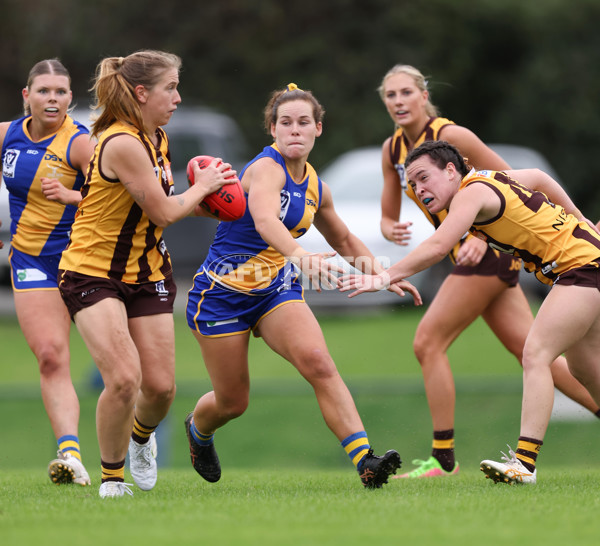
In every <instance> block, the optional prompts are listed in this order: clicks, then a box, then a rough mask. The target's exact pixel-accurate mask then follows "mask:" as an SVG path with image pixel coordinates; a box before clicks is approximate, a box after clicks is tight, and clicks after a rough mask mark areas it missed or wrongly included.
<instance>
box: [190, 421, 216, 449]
mask: <svg viewBox="0 0 600 546" xmlns="http://www.w3.org/2000/svg"><path fill="white" fill-rule="evenodd" d="M190 432H191V433H192V438H193V439H194V441H195V442H196V443H197V444H198V445H200V446H209V445H211V444H212V443H213V442H214V437H215V434H214V432H213V433H212V434H202V433H201V432H200V431H199V430H198V429H197V428H196V425H195V424H194V420H193V419H192V422H191V423H190Z"/></svg>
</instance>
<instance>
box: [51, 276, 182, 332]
mask: <svg viewBox="0 0 600 546" xmlns="http://www.w3.org/2000/svg"><path fill="white" fill-rule="evenodd" d="M58 278H59V282H58V289H59V290H60V295H61V296H62V299H63V301H64V302H65V305H66V306H67V309H68V310H69V314H70V315H71V320H73V317H74V316H75V314H76V313H77V312H78V311H81V310H82V309H85V308H86V307H90V306H92V305H94V304H95V303H98V302H99V301H101V300H103V299H106V298H117V299H119V300H121V301H122V302H123V303H124V304H125V309H126V310H127V317H128V318H134V317H145V316H148V315H159V314H161V313H172V312H173V303H174V302H175V296H176V295H177V286H176V285H175V281H173V278H172V277H171V276H169V277H167V278H166V279H165V280H164V281H158V282H146V283H141V284H127V283H124V282H121V281H117V280H115V279H106V278H104V277H90V276H89V275H81V274H79V273H75V272H73V271H62V270H61V271H59V272H58Z"/></svg>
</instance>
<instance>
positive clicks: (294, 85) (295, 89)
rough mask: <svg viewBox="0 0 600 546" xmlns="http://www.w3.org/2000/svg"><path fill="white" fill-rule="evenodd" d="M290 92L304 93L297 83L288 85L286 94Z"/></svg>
mask: <svg viewBox="0 0 600 546" xmlns="http://www.w3.org/2000/svg"><path fill="white" fill-rule="evenodd" d="M288 91H302V89H300V88H299V87H298V86H297V85H296V84H295V83H288V84H287V86H286V89H285V92H286V93H287V92H288Z"/></svg>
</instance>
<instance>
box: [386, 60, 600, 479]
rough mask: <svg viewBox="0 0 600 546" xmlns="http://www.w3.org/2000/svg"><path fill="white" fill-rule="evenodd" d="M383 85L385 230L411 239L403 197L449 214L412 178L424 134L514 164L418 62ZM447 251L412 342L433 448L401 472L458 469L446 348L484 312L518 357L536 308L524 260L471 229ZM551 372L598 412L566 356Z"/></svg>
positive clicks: (439, 216)
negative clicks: (445, 109)
mask: <svg viewBox="0 0 600 546" xmlns="http://www.w3.org/2000/svg"><path fill="white" fill-rule="evenodd" d="M379 92H380V95H381V98H382V100H383V102H384V104H385V106H386V108H387V111H388V113H389V115H390V117H391V118H392V120H393V121H394V124H395V127H396V130H395V132H394V134H393V135H392V136H391V137H389V138H388V139H387V140H386V141H385V142H384V144H383V148H382V169H383V178H384V187H383V193H382V196H381V211H382V217H381V231H382V233H383V236H384V237H385V238H386V239H389V240H390V241H392V242H394V243H396V244H398V245H406V244H407V241H408V240H409V239H410V235H411V233H410V225H411V222H410V219H409V218H403V219H402V220H401V219H400V212H401V205H402V199H406V198H409V199H413V200H414V201H415V202H416V203H417V205H418V206H419V207H420V208H421V210H422V212H423V214H425V216H426V217H427V219H428V220H429V221H430V222H431V223H432V224H433V226H434V227H437V226H439V225H440V222H441V221H442V220H443V219H444V217H445V215H446V211H444V210H441V211H439V212H437V213H435V214H434V213H432V212H431V210H428V209H427V208H426V207H425V206H423V205H422V204H421V203H420V202H419V201H418V199H416V196H415V195H414V192H413V191H412V188H411V187H410V185H409V184H407V179H406V171H405V165H404V160H405V158H406V156H407V154H408V153H409V152H410V151H411V150H412V149H414V148H416V147H417V146H419V145H420V144H422V143H423V142H425V141H429V140H438V139H443V140H446V141H447V142H450V143H451V144H453V145H454V146H456V147H457V148H458V149H459V150H460V152H461V153H462V154H463V156H464V157H467V158H468V159H469V163H470V164H471V165H473V166H475V167H476V168H486V169H498V170H502V169H507V168H509V166H508V164H507V163H506V162H505V161H504V160H503V159H502V158H501V157H499V156H498V154H496V153H495V152H494V151H493V150H491V149H490V148H488V147H487V146H486V145H485V144H484V143H483V142H482V141H481V140H480V139H479V138H478V137H477V135H475V134H474V133H473V132H472V131H470V130H469V129H467V128H466V127H461V126H460V125H456V124H455V123H454V122H452V121H450V120H449V119H446V118H443V117H440V116H439V115H438V113H437V109H436V108H435V106H434V105H433V104H432V102H431V100H430V96H429V91H428V89H427V83H426V81H425V78H424V77H423V75H422V74H421V72H420V71H419V70H417V69H416V68H414V67H412V66H408V65H396V66H394V67H393V68H392V69H391V70H390V71H389V72H388V73H387V74H386V75H385V77H384V78H383V81H382V83H381V86H380V88H379ZM449 256H450V258H451V260H452V261H453V262H454V263H455V266H454V268H453V269H452V272H451V274H450V275H448V277H447V278H446V279H445V280H444V282H443V283H442V285H441V286H440V288H439V290H438V292H437V294H436V296H435V298H434V299H433V301H432V302H431V304H430V305H429V307H428V309H427V311H426V312H425V314H424V316H423V318H422V319H421V322H420V323H419V326H418V327H417V331H416V333H415V338H414V344H413V345H414V351H415V355H416V357H417V359H418V361H419V363H420V365H421V369H422V372H423V378H424V383H425V392H426V395H427V401H428V403H429V409H430V412H431V419H432V422H433V445H432V451H431V456H430V457H429V458H428V459H426V460H419V459H416V460H414V461H413V463H414V464H415V465H416V468H414V469H413V470H411V471H409V472H407V473H405V474H401V475H399V476H396V477H399V478H428V477H436V476H453V475H455V474H457V473H458V471H459V465H458V462H457V461H456V459H455V455H454V406H455V400H456V393H455V389H454V379H453V377H452V370H451V368H450V363H449V360H448V354H447V351H448V349H449V348H450V346H451V345H452V343H453V342H454V340H455V339H456V338H457V337H458V336H459V335H460V334H461V333H462V332H463V331H464V330H465V329H466V328H467V326H469V324H471V323H472V322H473V321H474V320H475V319H476V318H477V317H479V316H481V317H482V318H483V319H484V320H485V321H486V323H487V324H488V326H489V327H490V328H491V330H492V331H493V332H494V334H495V335H496V336H497V337H498V339H499V340H500V341H501V342H502V344H503V345H504V346H505V347H506V348H507V349H508V350H509V351H510V352H511V353H512V354H513V355H514V356H515V357H516V358H517V360H518V361H519V362H521V359H522V353H523V345H524V343H525V337H526V335H527V332H528V331H529V328H530V327H531V324H532V323H533V314H532V312H531V309H530V307H529V304H528V302H527V299H526V297H525V294H524V293H523V290H522V289H521V287H520V286H519V284H518V279H519V270H520V269H521V261H520V260H518V259H516V258H515V257H514V256H510V255H506V254H501V253H499V252H498V251H497V250H494V249H492V248H489V247H488V246H487V245H486V244H485V243H484V242H482V241H480V240H479V239H477V238H475V237H471V236H467V237H465V238H464V239H462V240H461V242H460V244H457V245H456V247H455V248H453V249H452V250H451V252H449ZM449 310H451V311H449ZM552 375H553V377H554V383H555V385H556V387H557V388H558V389H559V390H560V391H561V392H563V393H564V394H565V395H567V396H568V397H570V398H572V399H573V400H575V401H576V402H578V403H580V404H582V405H583V406H585V407H586V408H587V409H588V410H590V411H591V412H593V413H595V414H596V415H597V416H600V413H599V410H598V405H597V404H596V403H595V402H594V401H593V400H592V398H591V396H590V395H589V393H588V392H586V390H585V389H584V388H583V387H582V386H581V384H580V383H578V382H577V381H575V380H574V378H573V377H572V376H571V374H570V373H569V370H568V368H567V364H566V362H565V359H564V358H562V357H560V358H558V359H557V361H556V362H555V363H554V364H553V366H552Z"/></svg>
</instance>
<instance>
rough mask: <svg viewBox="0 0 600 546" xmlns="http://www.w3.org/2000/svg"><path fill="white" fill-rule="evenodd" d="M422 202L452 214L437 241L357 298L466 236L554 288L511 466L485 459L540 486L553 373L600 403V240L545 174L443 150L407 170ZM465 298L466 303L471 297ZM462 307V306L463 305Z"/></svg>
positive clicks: (544, 311) (529, 357)
mask: <svg viewBox="0 0 600 546" xmlns="http://www.w3.org/2000/svg"><path fill="white" fill-rule="evenodd" d="M405 166H406V172H407V177H408V180H409V184H410V185H411V187H412V189H413V191H414V193H415V195H416V196H417V199H418V200H419V202H420V203H422V204H423V205H424V206H425V207H426V208H427V210H429V211H431V212H432V213H434V214H436V213H438V212H440V211H443V210H446V211H448V213H447V216H446V218H445V219H444V221H443V222H442V224H441V225H440V227H439V228H438V229H437V230H436V231H435V233H434V234H433V235H432V236H431V237H429V238H428V239H426V240H425V241H424V242H423V243H422V244H420V245H419V246H418V247H417V248H416V249H415V250H413V251H412V252H410V253H409V254H408V255H407V256H406V257H405V258H403V259H402V260H400V261H399V262H397V263H396V264H394V265H393V266H392V267H390V268H388V269H387V270H386V271H385V272H384V273H380V274H379V275H363V276H359V275H346V276H344V278H343V279H342V280H341V284H342V288H341V289H342V290H343V291H346V290H352V289H354V290H355V291H354V292H353V293H351V294H350V296H355V295H357V294H360V293H362V292H365V291H374V290H378V289H381V288H386V287H387V286H389V283H390V282H397V281H398V280H400V279H404V278H406V277H410V276H411V275H414V274H415V273H417V272H418V271H422V270H423V269H426V268H427V267H429V266H431V265H433V264H434V263H437V262H438V261H440V260H441V259H443V257H444V256H445V255H446V254H447V253H448V252H449V251H450V250H451V249H452V248H453V246H454V245H455V244H456V243H457V242H459V241H460V240H461V239H462V237H463V235H464V233H465V232H466V231H470V232H471V233H472V234H474V235H475V236H476V237H477V238H478V239H481V240H483V241H485V242H486V244H489V245H490V246H492V247H494V248H497V249H498V250H500V251H501V252H504V253H506V254H509V255H515V256H520V257H521V258H522V259H523V261H524V264H525V269H527V270H528V271H531V272H535V275H536V277H537V278H538V279H539V280H540V281H542V282H544V283H546V284H552V285H553V287H552V290H550V292H549V294H548V295H547V296H546V298H545V299H544V302H543V304H542V306H541V307H540V310H539V312H538V314H537V316H536V318H535V320H534V321H533V324H532V326H531V328H530V329H529V331H528V334H527V338H526V341H525V344H524V347H523V357H522V364H523V406H522V413H521V431H520V436H519V440H518V443H517V450H516V452H514V451H513V450H512V449H510V448H509V455H508V456H507V455H505V456H504V457H503V461H504V462H496V461H491V460H484V461H482V463H481V470H482V471H483V472H484V473H485V474H486V476H487V477H489V478H492V479H493V480H494V481H495V482H506V483H527V484H533V483H535V482H536V477H537V471H536V460H537V455H538V453H539V451H540V448H541V445H542V441H543V438H544V435H545V433H546V429H547V427H548V422H549V420H550V415H551V412H552V405H553V401H554V381H553V377H552V371H551V368H552V366H553V362H555V361H556V358H558V356H559V355H562V354H564V355H565V356H566V359H567V361H568V367H569V370H570V371H571V373H572V374H573V375H574V376H575V377H577V378H578V379H579V380H580V381H581V382H582V384H583V385H585V387H586V388H587V389H588V391H589V392H590V393H591V394H592V396H593V398H594V400H595V401H596V402H597V403H600V373H599V372H600V366H599V365H598V350H599V349H600V233H599V232H598V230H597V228H596V226H595V225H594V224H593V223H592V222H590V221H589V220H587V219H586V218H585V217H584V216H583V215H582V213H581V211H579V209H577V207H576V206H575V205H574V204H573V202H572V201H571V199H570V198H569V196H568V195H567V193H566V192H565V191H564V190H563V188H562V187H561V186H560V185H559V184H558V183H557V182H556V181H555V180H554V179H552V178H551V177H550V176H549V175H547V174H546V173H544V172H542V171H540V170H538V169H521V170H515V171H511V170H508V171H506V172H498V171H488V170H486V171H475V170H471V171H470V167H469V166H468V165H467V164H466V163H465V161H464V159H463V158H462V156H461V155H460V153H459V152H458V150H457V149H456V148H455V147H454V146H452V145H450V144H448V143H447V142H445V141H429V142H426V143H424V144H422V145H421V146H419V147H418V148H415V149H414V150H413V151H412V152H410V153H409V155H408V156H407V158H406V161H405ZM465 299H467V298H465ZM459 305H460V304H459Z"/></svg>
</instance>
